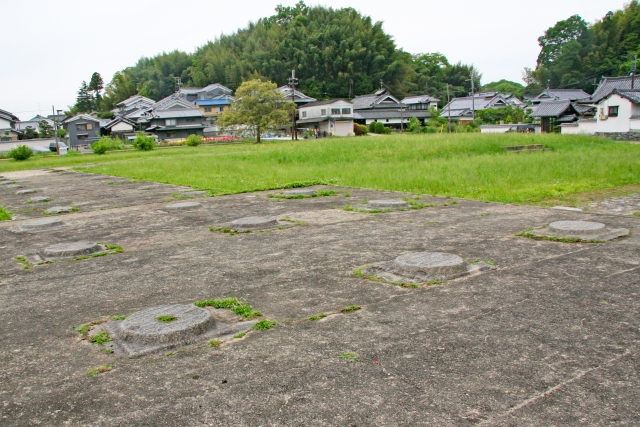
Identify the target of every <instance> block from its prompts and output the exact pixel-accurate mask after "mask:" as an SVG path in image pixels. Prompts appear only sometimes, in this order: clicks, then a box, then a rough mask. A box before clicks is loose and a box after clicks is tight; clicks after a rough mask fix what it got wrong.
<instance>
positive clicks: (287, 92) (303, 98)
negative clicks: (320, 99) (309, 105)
mask: <svg viewBox="0 0 640 427" xmlns="http://www.w3.org/2000/svg"><path fill="white" fill-rule="evenodd" d="M276 90H277V91H278V92H280V93H282V94H283V95H284V96H285V97H287V99H291V88H290V87H289V86H280V87H279V88H277V89H276ZM293 96H294V98H295V102H304V103H306V102H316V101H317V99H315V98H312V97H310V96H308V95H305V94H304V93H302V92H300V91H299V90H296V91H295V92H294V95H293Z"/></svg>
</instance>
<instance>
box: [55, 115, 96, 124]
mask: <svg viewBox="0 0 640 427" xmlns="http://www.w3.org/2000/svg"><path fill="white" fill-rule="evenodd" d="M76 120H91V121H92V122H98V123H100V119H96V118H95V117H92V116H90V115H88V114H76V115H75V116H73V117H67V118H66V119H65V120H64V123H70V122H75V121H76Z"/></svg>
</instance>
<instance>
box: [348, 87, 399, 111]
mask: <svg viewBox="0 0 640 427" xmlns="http://www.w3.org/2000/svg"><path fill="white" fill-rule="evenodd" d="M386 100H389V101H390V102H385V101H386ZM351 102H353V109H354V110H363V109H370V108H389V105H390V104H391V105H398V106H399V105H400V104H401V103H400V101H399V100H398V99H397V98H395V97H394V96H393V95H391V94H390V93H388V92H387V91H386V90H379V91H377V92H376V93H374V94H370V95H361V96H356V97H355V98H353V99H352V100H351Z"/></svg>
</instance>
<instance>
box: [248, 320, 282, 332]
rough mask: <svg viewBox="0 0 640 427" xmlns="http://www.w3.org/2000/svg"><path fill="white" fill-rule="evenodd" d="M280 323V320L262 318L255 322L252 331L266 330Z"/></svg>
mask: <svg viewBox="0 0 640 427" xmlns="http://www.w3.org/2000/svg"><path fill="white" fill-rule="evenodd" d="M277 324H278V322H276V321H275V320H266V319H265V320H261V321H259V322H258V323H255V324H254V325H253V326H252V327H251V330H252V331H266V330H269V329H271V328H273V327H274V326H276V325H277Z"/></svg>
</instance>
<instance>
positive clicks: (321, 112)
mask: <svg viewBox="0 0 640 427" xmlns="http://www.w3.org/2000/svg"><path fill="white" fill-rule="evenodd" d="M320 115H321V116H326V115H327V109H326V108H323V109H322V110H320Z"/></svg>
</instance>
